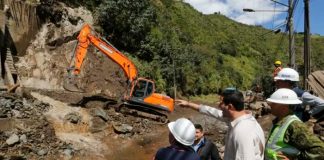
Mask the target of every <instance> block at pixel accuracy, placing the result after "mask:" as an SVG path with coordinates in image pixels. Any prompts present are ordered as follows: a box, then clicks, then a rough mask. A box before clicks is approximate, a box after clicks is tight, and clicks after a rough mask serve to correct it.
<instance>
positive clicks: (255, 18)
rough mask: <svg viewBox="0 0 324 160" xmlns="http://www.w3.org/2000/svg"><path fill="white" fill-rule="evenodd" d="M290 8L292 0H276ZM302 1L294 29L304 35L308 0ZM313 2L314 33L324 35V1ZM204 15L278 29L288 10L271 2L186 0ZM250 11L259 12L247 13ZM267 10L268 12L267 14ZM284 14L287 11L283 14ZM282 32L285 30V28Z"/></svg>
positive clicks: (299, 4)
mask: <svg viewBox="0 0 324 160" xmlns="http://www.w3.org/2000/svg"><path fill="white" fill-rule="evenodd" d="M276 1H277V2H280V3H283V4H286V5H288V0H276ZM294 1H296V2H297V1H298V3H297V6H296V8H295V11H294V21H293V22H294V30H295V32H304V0H294ZM309 1H310V7H309V8H310V9H309V10H310V32H311V33H312V34H320V35H322V36H324V0H309ZM184 2H186V3H189V4H190V5H192V6H193V7H194V8H195V9H196V10H198V11H199V12H202V13H203V14H213V13H215V12H220V13H221V14H223V15H225V16H227V17H229V18H231V19H233V20H235V21H238V22H241V23H244V24H248V25H262V26H263V27H265V28H268V29H271V30H276V29H278V28H280V26H281V25H282V24H284V23H285V22H286V17H287V12H285V11H286V10H288V8H287V7H286V6H284V5H281V4H278V3H274V2H273V1H271V0H184ZM243 8H250V9H254V10H256V12H243ZM265 11H266V12H265ZM279 11H284V12H279ZM281 29H282V31H284V30H285V27H281Z"/></svg>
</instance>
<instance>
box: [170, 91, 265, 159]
mask: <svg viewBox="0 0 324 160" xmlns="http://www.w3.org/2000/svg"><path fill="white" fill-rule="evenodd" d="M176 102H177V103H178V105H179V106H183V107H188V108H192V109H195V110H198V111H199V112H201V113H204V114H206V115H209V116H212V117H214V118H217V119H220V120H223V121H226V122H228V126H229V128H228V131H227V136H226V139H225V153H224V160H236V159H240V160H251V159H253V160H263V159H264V147H265V138H264V133H263V130H262V128H261V126H260V125H259V124H258V122H257V121H256V119H255V118H254V117H253V116H252V114H251V112H249V111H246V110H244V98H243V94H242V93H241V92H239V91H238V90H233V91H231V92H226V90H225V91H224V92H223V94H222V96H221V103H220V104H219V106H218V107H219V108H220V109H216V108H213V107H210V106H206V105H199V104H195V103H191V102H188V101H185V100H176Z"/></svg>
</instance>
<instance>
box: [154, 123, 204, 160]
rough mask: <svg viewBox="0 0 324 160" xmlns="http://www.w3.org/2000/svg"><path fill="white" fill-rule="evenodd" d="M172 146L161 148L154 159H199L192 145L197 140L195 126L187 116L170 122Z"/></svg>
mask: <svg viewBox="0 0 324 160" xmlns="http://www.w3.org/2000/svg"><path fill="white" fill-rule="evenodd" d="M168 128H169V131H170V132H169V143H170V146H168V147H164V148H160V149H159V150H158V151H157V153H156V155H155V157H154V160H199V159H200V158H199V155H198V154H197V153H196V152H195V151H194V150H193V148H192V147H191V145H192V144H193V143H194V141H195V132H196V129H195V126H194V125H193V124H192V122H191V121H189V120H188V119H186V118H179V119H177V120H176V121H174V122H170V123H169V124H168Z"/></svg>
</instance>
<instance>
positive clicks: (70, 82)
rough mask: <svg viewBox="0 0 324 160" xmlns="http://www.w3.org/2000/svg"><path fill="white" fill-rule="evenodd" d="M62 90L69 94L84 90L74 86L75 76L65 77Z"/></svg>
mask: <svg viewBox="0 0 324 160" xmlns="http://www.w3.org/2000/svg"><path fill="white" fill-rule="evenodd" d="M63 88H64V89H65V90H67V91H70V92H80V93H83V92H84V90H82V89H80V88H79V87H78V85H77V84H76V81H75V76H67V77H66V78H64V82H63Z"/></svg>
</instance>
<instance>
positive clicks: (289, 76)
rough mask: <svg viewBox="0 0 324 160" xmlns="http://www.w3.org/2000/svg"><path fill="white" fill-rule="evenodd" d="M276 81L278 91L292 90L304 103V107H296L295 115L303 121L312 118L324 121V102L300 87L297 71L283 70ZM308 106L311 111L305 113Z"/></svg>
mask: <svg viewBox="0 0 324 160" xmlns="http://www.w3.org/2000/svg"><path fill="white" fill-rule="evenodd" d="M274 79H275V81H276V87H277V89H279V88H288V89H292V90H293V91H294V92H295V93H296V94H297V96H298V97H299V98H300V100H301V101H302V102H303V103H302V105H298V106H296V107H295V110H294V112H295V114H296V115H297V116H298V117H299V118H300V119H301V120H302V121H307V120H308V119H309V117H310V116H313V117H315V118H316V119H322V118H321V117H322V116H323V115H324V114H323V113H324V100H323V99H321V98H319V97H316V96H314V95H312V94H310V93H309V92H306V91H304V90H302V89H300V88H299V87H298V84H297V83H298V81H299V74H298V72H297V71H296V70H294V69H292V68H283V69H282V70H281V71H280V72H279V73H278V75H277V76H276V77H275V78H274ZM306 105H309V106H310V110H308V111H305V109H306V107H305V106H306Z"/></svg>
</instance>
